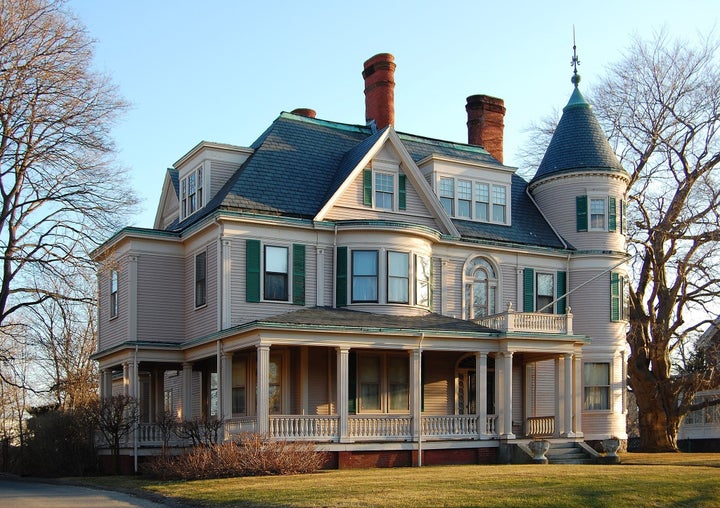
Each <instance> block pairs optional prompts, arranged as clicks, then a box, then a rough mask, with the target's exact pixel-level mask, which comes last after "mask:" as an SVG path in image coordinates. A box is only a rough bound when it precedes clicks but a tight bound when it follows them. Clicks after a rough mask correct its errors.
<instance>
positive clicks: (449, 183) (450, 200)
mask: <svg viewBox="0 0 720 508" xmlns="http://www.w3.org/2000/svg"><path fill="white" fill-rule="evenodd" d="M440 204H441V205H442V207H443V208H444V209H445V212H446V213H447V214H448V215H449V216H450V217H454V216H455V180H453V179H452V178H441V179H440Z"/></svg>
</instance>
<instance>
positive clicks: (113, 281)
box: [110, 270, 118, 318]
mask: <svg viewBox="0 0 720 508" xmlns="http://www.w3.org/2000/svg"><path fill="white" fill-rule="evenodd" d="M117 315H118V271H117V270H110V317H111V318H114V317H117Z"/></svg>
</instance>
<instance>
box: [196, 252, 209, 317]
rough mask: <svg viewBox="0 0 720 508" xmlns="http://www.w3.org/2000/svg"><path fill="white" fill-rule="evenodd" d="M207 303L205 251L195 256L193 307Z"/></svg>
mask: <svg viewBox="0 0 720 508" xmlns="http://www.w3.org/2000/svg"><path fill="white" fill-rule="evenodd" d="M206 303H207V252H201V253H199V254H198V255H197V256H195V307H202V306H203V305H205V304H206Z"/></svg>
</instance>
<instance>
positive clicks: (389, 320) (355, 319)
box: [259, 307, 498, 334]
mask: <svg viewBox="0 0 720 508" xmlns="http://www.w3.org/2000/svg"><path fill="white" fill-rule="evenodd" d="M259 324H261V325H264V326H272V325H273V324H279V325H295V326H323V327H331V328H335V327H342V328H348V327H350V328H365V329H372V330H373V331H375V330H377V329H389V330H394V329H402V330H405V331H407V330H408V329H410V330H418V331H420V332H422V331H427V332H435V333H441V332H448V333H457V332H469V333H484V334H487V333H498V332H497V330H493V329H491V328H487V327H485V326H480V325H478V324H476V323H474V322H472V321H466V320H463V319H455V318H452V317H448V316H441V315H440V314H435V313H432V312H428V313H426V314H423V315H421V316H394V315H387V314H375V313H372V312H362V311H357V310H349V309H342V308H340V309H334V308H331V307H310V308H305V309H302V310H297V311H294V312H288V313H286V314H279V315H277V316H273V317H270V318H266V319H263V320H261V321H259Z"/></svg>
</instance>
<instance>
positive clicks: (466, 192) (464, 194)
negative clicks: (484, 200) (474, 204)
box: [457, 180, 472, 200]
mask: <svg viewBox="0 0 720 508" xmlns="http://www.w3.org/2000/svg"><path fill="white" fill-rule="evenodd" d="M457 190H458V199H467V200H470V199H472V183H471V182H468V181H467V180H458V188H457Z"/></svg>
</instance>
